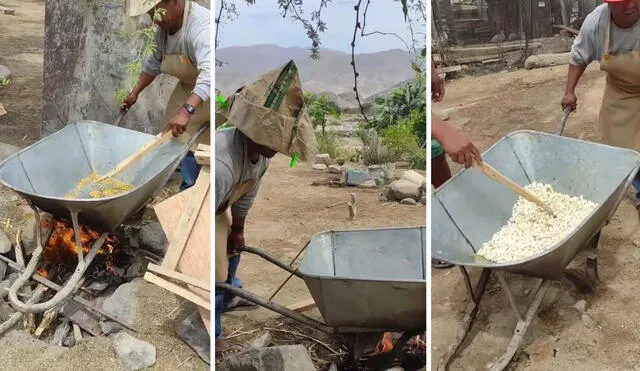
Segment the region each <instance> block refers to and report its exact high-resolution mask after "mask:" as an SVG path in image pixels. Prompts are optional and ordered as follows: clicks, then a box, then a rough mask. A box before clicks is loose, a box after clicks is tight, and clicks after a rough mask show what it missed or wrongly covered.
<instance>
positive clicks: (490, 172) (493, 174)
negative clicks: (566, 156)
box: [473, 161, 556, 218]
mask: <svg viewBox="0 0 640 371" xmlns="http://www.w3.org/2000/svg"><path fill="white" fill-rule="evenodd" d="M473 167H475V168H476V169H478V170H480V171H481V172H482V173H483V174H484V175H486V176H488V177H489V178H491V179H493V180H495V181H497V182H498V183H502V184H504V185H505V186H507V187H509V188H510V189H511V190H512V191H514V192H515V193H517V194H519V195H520V196H522V197H524V198H525V199H527V200H529V201H531V202H533V203H535V204H536V205H538V206H540V207H541V208H542V209H544V211H546V212H548V213H549V214H551V215H552V216H553V217H554V218H555V217H556V214H555V213H554V212H553V210H551V208H550V207H549V206H548V205H547V204H545V203H544V202H542V201H541V200H540V199H539V198H538V197H536V196H535V195H534V194H533V193H531V192H529V191H527V190H526V189H524V188H522V187H520V186H519V185H518V184H517V183H515V182H514V181H512V180H511V179H509V178H507V177H506V176H504V175H502V174H501V173H499V172H498V171H497V170H496V169H494V168H493V167H491V166H490V165H488V164H487V163H485V162H484V161H483V162H482V163H481V164H477V163H476V164H474V165H473Z"/></svg>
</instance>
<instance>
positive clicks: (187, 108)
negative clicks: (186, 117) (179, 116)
mask: <svg viewBox="0 0 640 371" xmlns="http://www.w3.org/2000/svg"><path fill="white" fill-rule="evenodd" d="M182 108H184V110H185V111H187V113H188V114H190V115H193V114H194V113H195V112H196V108H195V107H194V106H192V105H190V104H189V103H185V104H183V105H182Z"/></svg>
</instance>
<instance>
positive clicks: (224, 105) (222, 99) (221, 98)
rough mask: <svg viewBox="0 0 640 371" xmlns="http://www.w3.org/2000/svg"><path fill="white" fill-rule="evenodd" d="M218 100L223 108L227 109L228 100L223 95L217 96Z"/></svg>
mask: <svg viewBox="0 0 640 371" xmlns="http://www.w3.org/2000/svg"><path fill="white" fill-rule="evenodd" d="M216 100H217V101H218V103H219V104H220V106H221V107H222V108H224V109H227V100H226V99H224V97H223V96H222V95H218V96H216Z"/></svg>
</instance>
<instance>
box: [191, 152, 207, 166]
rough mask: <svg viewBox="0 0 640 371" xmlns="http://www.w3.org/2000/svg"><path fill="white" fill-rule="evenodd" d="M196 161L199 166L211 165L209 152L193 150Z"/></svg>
mask: <svg viewBox="0 0 640 371" xmlns="http://www.w3.org/2000/svg"><path fill="white" fill-rule="evenodd" d="M194 155H195V157H196V162H197V163H198V164H199V165H201V166H210V165H211V152H206V151H196V152H195V154H194Z"/></svg>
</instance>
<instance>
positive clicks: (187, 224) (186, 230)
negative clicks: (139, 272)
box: [162, 169, 211, 270]
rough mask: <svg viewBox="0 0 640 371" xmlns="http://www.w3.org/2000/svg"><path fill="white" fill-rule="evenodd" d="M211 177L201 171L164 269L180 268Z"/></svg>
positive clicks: (170, 244)
mask: <svg viewBox="0 0 640 371" xmlns="http://www.w3.org/2000/svg"><path fill="white" fill-rule="evenodd" d="M210 184H211V182H210V177H209V172H208V171H206V170H204V169H203V170H201V171H200V175H199V176H198V180H196V184H195V185H194V186H193V192H192V195H191V199H190V200H189V204H188V206H187V209H186V210H185V211H184V212H183V213H182V216H181V217H180V220H179V221H178V225H177V226H176V230H175V233H174V235H173V237H172V238H171V240H170V241H171V242H170V243H169V247H168V248H167V253H166V254H165V256H164V260H162V267H164V268H167V269H171V270H174V269H175V268H176V267H177V266H178V262H179V261H180V257H181V256H182V252H183V250H184V248H185V247H186V245H187V240H188V239H189V236H190V235H191V230H192V229H193V226H194V225H195V223H196V219H197V217H198V214H199V212H200V209H201V208H202V204H203V202H204V199H205V198H206V196H207V193H208V192H209V185H210Z"/></svg>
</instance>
